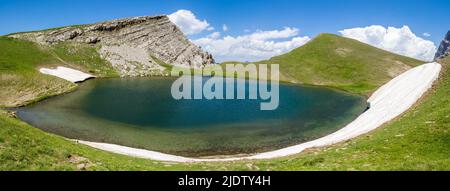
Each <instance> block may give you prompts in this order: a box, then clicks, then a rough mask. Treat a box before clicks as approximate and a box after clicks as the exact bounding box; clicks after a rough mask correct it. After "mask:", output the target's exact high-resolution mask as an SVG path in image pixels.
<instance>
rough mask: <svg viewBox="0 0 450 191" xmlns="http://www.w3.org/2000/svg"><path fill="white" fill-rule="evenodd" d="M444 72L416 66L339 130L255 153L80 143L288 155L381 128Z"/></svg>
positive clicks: (153, 155)
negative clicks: (272, 149)
mask: <svg viewBox="0 0 450 191" xmlns="http://www.w3.org/2000/svg"><path fill="white" fill-rule="evenodd" d="M440 71H441V65H440V64H438V63H435V62H434V63H428V64H423V65H420V66H417V67H415V68H412V69H410V70H408V71H406V72H405V73H403V74H401V75H399V76H398V77H396V78H394V79H393V80H391V81H389V82H388V83H387V84H385V85H383V86H382V87H380V88H379V89H378V90H377V91H376V92H375V93H374V94H373V95H372V96H371V97H370V98H369V100H368V102H369V103H370V108H369V109H368V110H367V111H366V112H364V113H363V114H361V115H360V116H359V117H358V118H357V119H355V120H354V121H353V122H351V123H350V124H348V125H347V126H345V127H344V128H342V129H340V130H338V131H337V132H335V133H332V134H330V135H327V136H325V137H322V138H319V139H316V140H313V141H310V142H306V143H302V144H299V145H295V146H291V147H287V148H283V149H279V150H275V151H270V152H265V153H259V154H255V155H253V156H247V157H234V158H212V159H201V158H187V157H181V156H176V155H170V154H164V153H160V152H155V151H149V150H144V149H136V148H131V147H125V146H120V145H114V144H107V143H95V142H88V141H77V142H79V143H81V144H85V145H88V146H91V147H94V148H97V149H101V150H105V151H109V152H113V153H118V154H123V155H128V156H133V157H139V158H145V159H151V160H158V161H171V162H212V161H235V160H249V159H270V158H277V157H284V156H288V155H293V154H298V153H300V152H302V151H304V150H305V149H308V148H314V147H323V146H328V145H332V144H335V143H338V142H342V141H346V140H349V139H352V138H355V137H357V136H360V135H363V134H365V133H368V132H369V131H372V130H374V129H376V128H378V127H380V126H381V125H383V124H384V123H386V122H388V121H390V120H392V119H394V118H395V117H397V116H399V115H401V114H402V113H403V112H405V111H406V110H408V109H409V108H410V107H411V106H413V105H414V104H415V103H416V102H417V100H419V99H420V98H421V97H422V95H423V94H424V93H425V92H426V91H427V90H428V89H430V88H431V87H432V85H433V82H434V81H435V80H437V79H438V77H439V72H440Z"/></svg>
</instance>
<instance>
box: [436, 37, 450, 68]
mask: <svg viewBox="0 0 450 191" xmlns="http://www.w3.org/2000/svg"><path fill="white" fill-rule="evenodd" d="M449 52H450V30H449V31H448V32H447V35H445V38H444V40H442V42H441V45H439V49H438V51H437V52H436V55H435V56H434V60H435V61H436V60H439V59H442V58H444V57H446V56H448V55H449Z"/></svg>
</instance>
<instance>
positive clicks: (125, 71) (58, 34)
mask: <svg viewBox="0 0 450 191" xmlns="http://www.w3.org/2000/svg"><path fill="white" fill-rule="evenodd" d="M10 36H11V37H14V38H22V39H27V40H31V41H34V42H37V43H40V44H44V45H50V46H51V45H53V44H56V43H60V42H74V43H85V44H94V45H99V48H98V52H99V54H100V55H101V56H102V58H104V59H106V60H107V61H109V62H110V63H111V64H112V66H113V67H114V68H115V69H116V70H117V71H118V72H119V73H120V75H121V76H147V75H152V74H155V73H156V74H158V73H160V72H162V71H163V70H164V67H163V66H162V65H163V64H168V65H173V66H182V67H192V68H203V67H205V66H207V65H210V64H213V63H214V59H213V57H212V56H211V54H209V53H207V52H204V51H203V50H202V49H201V48H200V47H198V46H196V45H194V44H193V43H192V42H190V41H189V40H188V39H187V38H186V37H185V36H184V34H183V33H182V32H181V30H180V29H179V28H178V27H177V26H176V25H175V24H173V23H172V22H171V21H170V20H169V18H168V17H167V16H143V17H134V18H125V19H118V20H112V21H107V22H102V23H97V24H90V25H81V26H69V27H63V28H59V29H50V30H46V31H38V32H29V33H19V34H13V35H10Z"/></svg>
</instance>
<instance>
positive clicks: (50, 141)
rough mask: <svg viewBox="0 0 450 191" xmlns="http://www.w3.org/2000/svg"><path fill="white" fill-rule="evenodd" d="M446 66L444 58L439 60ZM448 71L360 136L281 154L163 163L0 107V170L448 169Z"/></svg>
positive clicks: (449, 149) (449, 145)
mask: <svg viewBox="0 0 450 191" xmlns="http://www.w3.org/2000/svg"><path fill="white" fill-rule="evenodd" d="M444 62H445V63H446V65H447V66H448V64H450V59H447V60H445V61H444ZM449 94H450V69H448V67H445V68H444V70H443V71H442V76H441V79H440V80H439V82H438V83H437V84H436V86H435V87H434V88H433V89H432V90H431V91H430V92H429V93H428V95H427V96H425V97H424V98H423V99H422V101H421V103H420V104H419V105H418V106H416V107H414V108H413V109H411V110H410V111H408V112H407V113H406V114H405V115H404V116H402V117H400V118H398V119H396V120H394V121H393V122H391V123H389V124H387V125H385V126H384V127H381V128H379V129H377V130H375V131H373V132H371V133H369V134H367V135H365V136H362V137H359V138H356V139H353V140H350V141H347V142H345V143H340V144H337V145H334V146H330V147H326V148H318V149H313V150H309V151H307V152H304V153H301V154H298V155H295V156H289V157H285V158H279V159H272V160H258V161H237V162H221V163H192V164H183V163H168V162H156V161H151V160H144V159H137V158H132V157H127V156H121V155H116V154H112V153H107V152H104V151H99V150H96V149H92V148H89V147H86V146H83V145H79V144H76V143H73V142H71V141H68V140H65V139H63V138H62V137H59V136H56V135H50V134H48V133H45V132H43V131H41V130H38V129H36V128H33V127H31V126H29V125H27V124H25V123H24V122H21V121H19V120H18V119H15V118H13V117H11V116H10V115H9V114H8V113H6V112H4V111H0V169H2V170H80V169H81V170H450V97H449V96H448V95H449Z"/></svg>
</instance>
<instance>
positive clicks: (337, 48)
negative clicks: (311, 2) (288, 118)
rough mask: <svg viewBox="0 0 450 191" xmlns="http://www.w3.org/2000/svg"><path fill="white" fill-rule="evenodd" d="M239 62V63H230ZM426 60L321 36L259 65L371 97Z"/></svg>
mask: <svg viewBox="0 0 450 191" xmlns="http://www.w3.org/2000/svg"><path fill="white" fill-rule="evenodd" d="M228 63H234V64H235V63H236V62H226V63H223V64H228ZM422 63H423V62H422V61H419V60H415V59H412V58H408V57H404V56H400V55H396V54H392V53H390V52H387V51H384V50H381V49H378V48H375V47H372V46H370V45H367V44H364V43H361V42H358V41H356V40H353V39H348V38H345V37H341V36H337V35H334V34H320V35H319V36H317V37H316V38H314V39H313V40H311V41H310V42H309V43H307V44H305V45H303V46H301V47H299V48H297V49H294V50H293V51H291V52H289V53H287V54H283V55H280V56H276V57H273V58H271V59H269V60H265V61H261V62H256V64H279V65H280V72H281V79H280V80H282V81H291V82H299V83H304V84H312V85H323V86H330V87H335V88H339V89H343V90H346V91H349V92H353V93H359V94H367V93H370V92H372V91H374V90H375V89H376V88H377V87H379V86H380V85H382V84H384V83H386V82H387V81H389V80H390V79H392V78H393V77H395V76H397V75H398V74H400V73H402V72H404V71H406V70H407V69H408V68H410V67H413V66H417V65H420V64H422Z"/></svg>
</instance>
